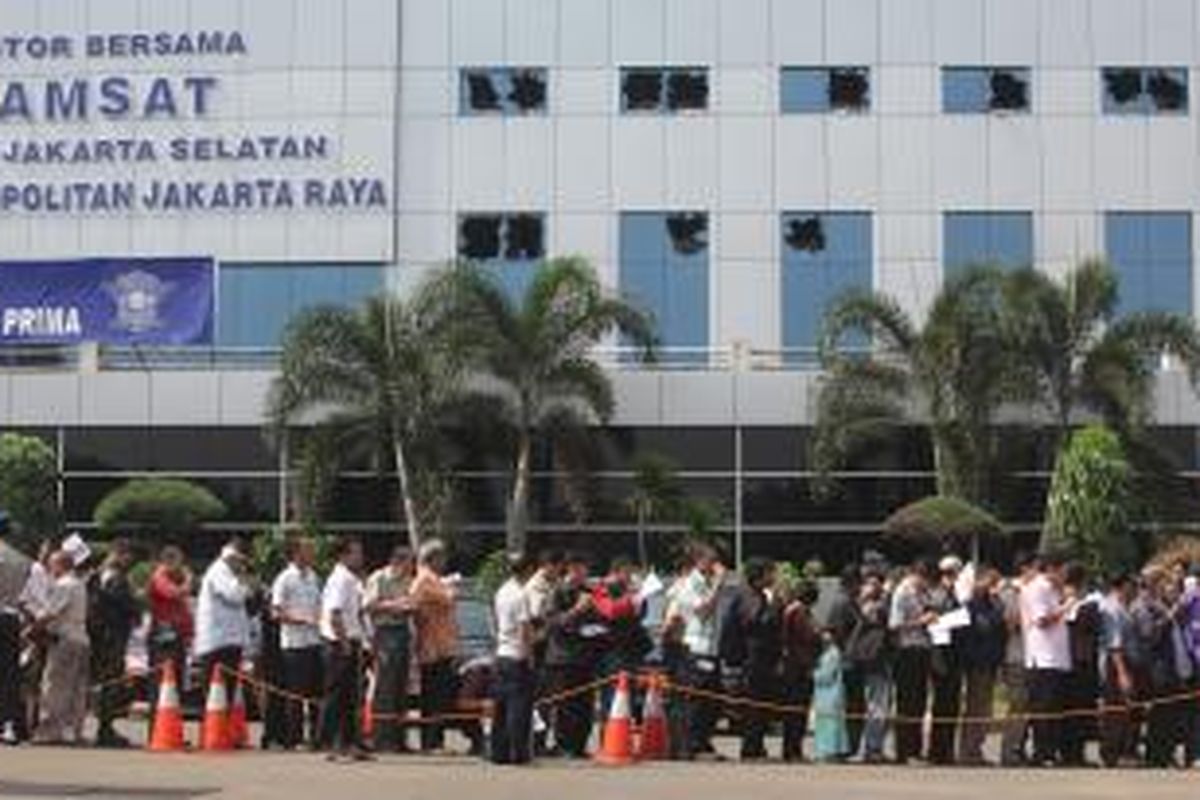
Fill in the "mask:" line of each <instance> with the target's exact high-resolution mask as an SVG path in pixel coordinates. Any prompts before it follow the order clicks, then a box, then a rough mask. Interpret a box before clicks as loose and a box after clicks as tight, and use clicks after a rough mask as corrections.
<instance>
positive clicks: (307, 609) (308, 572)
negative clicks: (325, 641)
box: [271, 564, 321, 650]
mask: <svg viewBox="0 0 1200 800" xmlns="http://www.w3.org/2000/svg"><path fill="white" fill-rule="evenodd" d="M271 607H272V608H278V609H280V610H282V611H283V612H284V613H285V614H287V615H288V616H291V617H302V618H304V619H306V620H311V622H307V623H301V622H280V623H279V646H280V647H282V648H283V649H284V650H301V649H304V648H306V647H316V646H318V645H320V644H321V631H320V627H319V625H318V620H319V619H320V617H321V579H320V578H318V577H317V573H316V572H315V571H313V570H312V569H311V568H309V569H301V568H300V567H299V566H298V565H296V564H288V565H287V567H286V568H285V569H284V570H283V571H282V572H280V573H279V575H278V576H277V577H276V578H275V583H273V584H271Z"/></svg>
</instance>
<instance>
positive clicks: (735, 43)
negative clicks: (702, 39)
mask: <svg viewBox="0 0 1200 800" xmlns="http://www.w3.org/2000/svg"><path fill="white" fill-rule="evenodd" d="M717 13H718V14H719V15H720V16H719V19H718V28H719V31H718V35H719V36H720V43H719V50H720V58H721V63H722V64H724V65H726V66H751V65H755V66H763V65H765V64H767V63H768V62H769V60H770V57H771V0H719V2H718V6H717Z"/></svg>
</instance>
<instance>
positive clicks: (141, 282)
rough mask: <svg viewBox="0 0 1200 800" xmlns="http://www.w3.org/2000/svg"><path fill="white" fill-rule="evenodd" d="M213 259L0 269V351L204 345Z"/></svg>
mask: <svg viewBox="0 0 1200 800" xmlns="http://www.w3.org/2000/svg"><path fill="white" fill-rule="evenodd" d="M213 276H214V269H213V260H212V259H211V258H91V259H80V260H74V261H0V345H5V344H9V345H14V344H73V343H76V342H101V343H104V344H124V345H129V344H149V345H189V344H210V343H211V342H212V332H213V279H214V278H213Z"/></svg>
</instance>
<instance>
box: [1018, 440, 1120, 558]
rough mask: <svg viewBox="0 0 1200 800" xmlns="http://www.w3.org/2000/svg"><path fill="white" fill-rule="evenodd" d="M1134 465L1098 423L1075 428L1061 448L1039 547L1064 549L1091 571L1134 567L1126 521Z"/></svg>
mask: <svg viewBox="0 0 1200 800" xmlns="http://www.w3.org/2000/svg"><path fill="white" fill-rule="evenodd" d="M1131 478H1132V470H1131V469H1130V466H1129V462H1128V461H1126V459H1125V452H1124V449H1123V448H1122V446H1121V440H1120V439H1119V438H1118V437H1117V435H1116V434H1115V433H1114V432H1112V431H1111V430H1109V429H1108V428H1106V427H1104V426H1102V425H1090V426H1088V427H1086V428H1082V429H1080V430H1078V431H1076V432H1075V433H1074V434H1073V435H1072V436H1071V438H1070V440H1069V441H1068V442H1067V444H1066V446H1065V447H1064V448H1063V450H1062V451H1061V452H1060V453H1059V456H1058V463H1057V465H1056V466H1055V469H1054V479H1053V481H1052V482H1051V484H1050V499H1049V501H1048V503H1047V512H1048V513H1047V516H1046V524H1045V528H1044V529H1043V531H1042V546H1043V547H1044V548H1054V549H1058V550H1065V551H1067V552H1068V553H1069V554H1071V555H1072V556H1074V557H1075V558H1078V559H1079V560H1081V561H1082V562H1083V563H1084V564H1085V565H1087V567H1088V568H1089V569H1091V570H1092V571H1093V574H1103V575H1111V574H1113V573H1115V572H1121V571H1124V570H1128V569H1132V568H1135V567H1136V566H1137V564H1138V561H1139V553H1138V545H1137V541H1136V540H1135V539H1134V537H1133V532H1132V529H1131V527H1130V520H1129V510H1128V509H1129V504H1130V501H1131V497H1130V480H1131Z"/></svg>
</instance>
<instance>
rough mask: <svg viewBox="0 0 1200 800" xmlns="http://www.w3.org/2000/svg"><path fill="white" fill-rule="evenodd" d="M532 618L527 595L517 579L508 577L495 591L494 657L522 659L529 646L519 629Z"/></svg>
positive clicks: (527, 655)
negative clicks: (498, 589)
mask: <svg viewBox="0 0 1200 800" xmlns="http://www.w3.org/2000/svg"><path fill="white" fill-rule="evenodd" d="M532 619H533V615H532V614H531V613H530V610H529V595H528V594H527V593H526V592H525V590H524V588H523V587H522V586H521V584H520V583H519V582H518V581H517V579H516V578H510V579H509V580H508V581H507V582H506V583H505V584H504V585H503V586H501V587H500V591H498V592H496V657H497V658H511V659H514V660H517V661H524V660H525V659H527V658H529V647H528V644H527V643H526V641H525V638H524V637H523V636H522V635H521V630H522V628H523V627H524V626H526V625H528V624H529V622H530V621H531V620H532Z"/></svg>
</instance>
